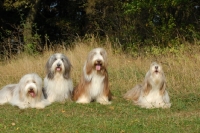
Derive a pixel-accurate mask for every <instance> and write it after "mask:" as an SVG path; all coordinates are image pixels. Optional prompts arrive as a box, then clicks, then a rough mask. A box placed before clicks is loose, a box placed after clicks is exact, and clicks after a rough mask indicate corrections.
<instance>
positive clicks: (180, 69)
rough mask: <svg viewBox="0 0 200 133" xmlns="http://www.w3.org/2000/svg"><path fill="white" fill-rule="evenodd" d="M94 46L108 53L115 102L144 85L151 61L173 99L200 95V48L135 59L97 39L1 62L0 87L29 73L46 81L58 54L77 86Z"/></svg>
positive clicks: (107, 42) (111, 86)
mask: <svg viewBox="0 0 200 133" xmlns="http://www.w3.org/2000/svg"><path fill="white" fill-rule="evenodd" d="M95 47H104V48H105V49H106V50H107V52H108V60H109V66H108V73H109V80H110V88H111V91H112V92H113V94H114V99H117V97H115V94H117V95H119V96H121V95H122V94H123V93H125V92H126V91H127V90H129V89H131V88H132V87H134V86H135V85H136V84H138V83H141V82H142V81H143V79H144V76H145V74H146V72H147V71H148V69H149V66H150V64H151V62H152V61H158V62H162V66H163V69H164V72H165V75H166V78H167V86H168V87H167V88H168V91H169V94H170V95H171V96H172V97H176V95H189V94H190V93H193V94H199V92H200V82H199V79H200V71H199V66H200V53H199V50H200V48H199V47H198V46H195V48H194V49H195V50H194V51H195V52H191V51H188V52H187V51H186V52H183V53H181V54H179V55H174V54H170V53H169V54H165V55H160V56H157V57H155V56H142V57H141V56H140V57H132V56H129V55H128V54H124V53H122V52H116V50H114V49H112V48H111V43H110V42H109V41H108V40H107V41H106V42H104V43H103V44H101V43H100V41H97V40H95V39H94V38H93V39H90V40H87V41H81V40H77V42H75V45H74V47H73V48H68V49H64V48H60V49H58V50H54V51H53V50H47V51H46V52H44V53H43V54H42V55H37V56H34V57H33V56H28V55H25V54H24V55H20V56H18V57H16V59H12V60H10V61H7V62H6V61H5V62H2V63H1V65H0V79H1V80H0V87H3V86H4V85H6V84H10V83H17V82H18V81H19V79H20V78H21V77H22V76H23V75H25V74H27V73H32V72H36V73H38V74H39V75H40V76H41V77H42V78H44V76H45V63H46V61H47V60H48V58H49V56H50V55H51V54H53V53H55V52H61V53H64V54H65V55H67V57H68V58H69V60H70V61H71V64H72V66H73V68H72V72H71V77H72V79H73V81H74V85H76V84H77V82H79V77H80V75H81V73H82V67H83V64H84V61H85V59H86V56H87V54H88V52H89V51H90V50H91V49H93V48H95ZM197 49H198V50H197ZM191 53H192V54H191Z"/></svg>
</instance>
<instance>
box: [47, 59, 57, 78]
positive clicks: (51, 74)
mask: <svg viewBox="0 0 200 133" xmlns="http://www.w3.org/2000/svg"><path fill="white" fill-rule="evenodd" d="M54 60H55V57H54V56H53V55H52V56H51V57H50V58H49V59H48V61H47V63H46V65H45V67H46V74H47V78H48V79H53V77H54V73H53V72H52V71H51V66H52V64H53V61H54Z"/></svg>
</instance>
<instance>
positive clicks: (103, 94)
mask: <svg viewBox="0 0 200 133" xmlns="http://www.w3.org/2000/svg"><path fill="white" fill-rule="evenodd" d="M106 67H107V53H106V51H105V49H103V48H95V49H93V50H91V51H90V52H89V54H88V57H87V60H86V62H85V64H84V67H83V74H82V77H81V80H80V83H79V84H78V85H77V86H76V87H75V88H74V91H73V99H74V100H75V101H76V102H77V103H90V102H91V101H93V100H95V101H96V102H98V103H100V104H111V102H110V100H111V92H110V90H109V88H108V73H107V70H106Z"/></svg>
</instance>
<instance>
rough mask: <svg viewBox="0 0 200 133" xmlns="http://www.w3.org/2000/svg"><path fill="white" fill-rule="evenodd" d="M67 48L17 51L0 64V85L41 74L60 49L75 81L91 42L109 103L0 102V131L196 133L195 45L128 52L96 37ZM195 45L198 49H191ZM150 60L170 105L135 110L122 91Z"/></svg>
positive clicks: (199, 120) (199, 56)
mask: <svg viewBox="0 0 200 133" xmlns="http://www.w3.org/2000/svg"><path fill="white" fill-rule="evenodd" d="M75 43H76V44H75V46H74V47H73V48H69V49H58V50H55V51H52V50H49V51H46V52H44V53H43V54H42V55H36V56H28V55H26V54H24V55H19V56H17V57H16V58H15V59H11V60H9V61H5V62H2V63H1V65H0V79H1V80H0V87H3V86H4V85H7V84H10V83H17V82H18V81H19V79H20V78H21V77H22V76H23V75H24V74H27V73H32V72H36V73H38V74H39V75H40V76H41V77H42V78H44V76H45V69H44V68H45V63H46V61H47V59H48V58H49V56H50V55H51V54H53V53H55V52H61V53H64V54H65V55H67V56H68V58H69V60H70V61H71V63H72V66H73V68H72V72H71V77H72V79H73V82H74V85H76V84H77V83H78V82H79V78H80V75H81V73H82V67H83V64H84V61H85V59H86V56H87V53H88V52H89V51H90V50H91V49H93V48H94V47H97V46H101V47H104V48H105V49H106V50H107V52H108V60H109V66H108V73H109V81H110V89H111V91H112V94H113V100H112V104H111V105H108V106H105V105H100V104H98V103H91V104H87V105H80V104H76V103H75V102H73V101H71V102H66V103H53V104H52V105H50V106H48V107H46V108H45V109H43V110H37V109H26V110H20V109H18V108H17V107H13V106H11V105H8V104H6V105H2V106H0V114H1V115H0V130H1V132H48V133H49V132H69V133H71V132H75V133H79V132H83V133H85V132H88V133H89V132H95V133H102V132H109V133H110V132H118V133H120V132H121V133H123V132H130V133H132V132H148V133H149V132H159V133H160V132H171V133H174V132H186V133H188V132H190V133H191V132H199V131H200V110H199V109H200V82H199V79H200V71H199V66H200V53H199V52H198V51H199V50H200V48H199V47H197V46H196V47H195V50H194V52H193V53H192V54H190V53H191V51H189V52H187V51H186V52H184V53H181V54H176V55H174V54H170V53H168V54H165V55H163V56H162V55H158V56H156V57H155V56H151V55H149V56H146V55H145V56H139V57H132V56H130V55H128V54H124V53H122V52H116V50H114V49H112V48H111V47H110V42H105V43H104V45H103V46H102V44H100V43H99V42H97V41H96V40H92V39H91V40H88V41H85V42H84V41H83V42H82V41H77V42H75ZM197 49H199V50H197ZM152 61H158V62H162V66H163V69H164V72H165V76H166V78H167V90H168V92H169V95H170V98H171V102H172V107H171V108H170V109H150V110H148V109H141V108H139V107H136V106H134V105H133V104H132V102H130V101H126V100H124V99H123V98H122V95H123V94H124V93H125V92H126V91H127V90H129V89H131V88H132V87H134V86H135V85H136V84H138V83H141V82H142V81H143V79H144V76H145V74H146V72H147V71H148V69H149V65H150V63H151V62H152Z"/></svg>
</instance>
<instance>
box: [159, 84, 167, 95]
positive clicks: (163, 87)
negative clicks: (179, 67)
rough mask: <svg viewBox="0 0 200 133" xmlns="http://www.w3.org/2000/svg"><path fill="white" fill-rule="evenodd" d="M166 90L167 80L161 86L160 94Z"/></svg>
mask: <svg viewBox="0 0 200 133" xmlns="http://www.w3.org/2000/svg"><path fill="white" fill-rule="evenodd" d="M165 90H166V82H165V81H164V82H163V83H162V84H161V86H160V95H164V93H165Z"/></svg>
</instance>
